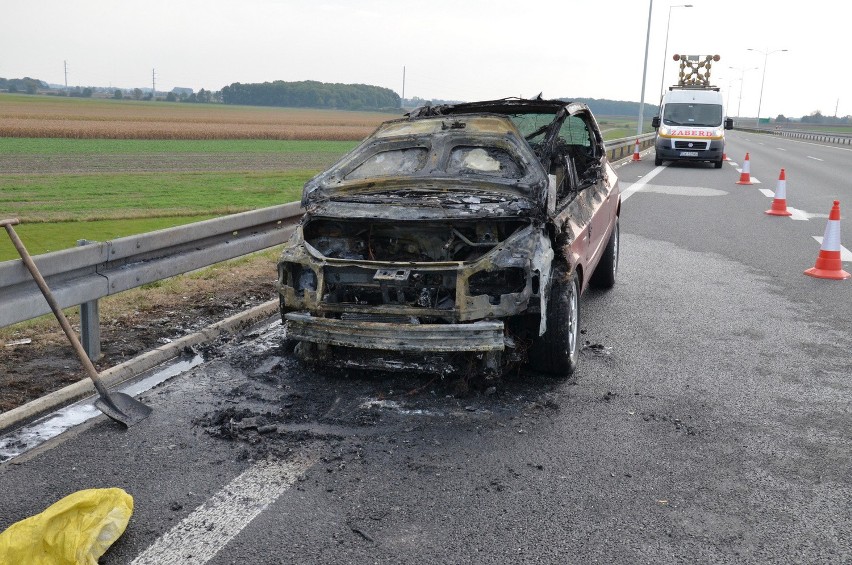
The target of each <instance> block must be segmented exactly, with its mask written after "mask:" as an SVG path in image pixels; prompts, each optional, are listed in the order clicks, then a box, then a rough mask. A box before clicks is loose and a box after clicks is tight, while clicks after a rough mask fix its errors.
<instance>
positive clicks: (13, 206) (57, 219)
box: [0, 138, 357, 261]
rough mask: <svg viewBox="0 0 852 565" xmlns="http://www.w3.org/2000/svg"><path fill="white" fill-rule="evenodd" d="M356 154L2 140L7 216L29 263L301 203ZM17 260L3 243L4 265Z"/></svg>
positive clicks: (261, 144) (268, 143) (245, 144)
mask: <svg viewBox="0 0 852 565" xmlns="http://www.w3.org/2000/svg"><path fill="white" fill-rule="evenodd" d="M356 144H357V142H352V141H273V140H199V141H196V140H191V141H189V140H174V141H172V140H111V139H82V140H75V139H54V138H0V216H3V217H4V218H7V217H16V218H19V219H20V220H21V222H22V223H21V225H19V226H18V227H17V228H16V231H18V232H19V233H20V235H21V238H22V239H23V240H24V243H25V244H26V245H27V247H28V249H29V250H30V252H31V253H32V254H40V253H46V252H49V251H57V250H60V249H65V248H69V247H73V246H75V245H76V242H77V240H80V239H88V240H93V241H106V240H109V239H114V238H117V237H123V236H127V235H133V234H137V233H144V232H148V231H153V230H158V229H163V228H167V227H172V226H176V225H180V224H185V223H189V222H193V221H200V220H204V219H208V218H212V217H216V216H221V215H224V214H232V213H236V212H241V211H245V210H251V209H256V208H263V207H266V206H274V205H277V204H283V203H286V202H293V201H296V200H298V199H299V198H300V196H301V190H302V186H303V185H304V183H305V181H307V180H308V179H310V178H311V177H312V176H314V175H315V174H316V173H317V172H319V171H320V170H322V169H323V168H325V167H327V166H328V165H329V164H331V163H333V162H334V161H336V160H337V159H338V158H339V157H340V156H341V155H343V154H344V153H346V152H347V151H348V150H350V149H351V148H352V147H354V146H355V145H356ZM226 159H231V162H229V163H227V164H226V165H225V168H226V169H227V168H229V167H233V168H236V169H237V170H221V171H219V170H210V169H215V168H216V167H217V166H218V165H220V164H221V163H222V161H223V160H226ZM163 163H166V165H165V166H164V165H163ZM158 167H164V169H165V170H156V169H157V168H158ZM122 169H135V170H138V169H142V170H143V171H142V172H125V171H123V170H122ZM145 169H151V170H150V171H145ZM168 169H177V170H168ZM181 169H189V170H181ZM192 169H199V170H192ZM67 170H75V171H104V172H73V173H69V172H64V171H67ZM10 171H14V172H10ZM17 256H18V255H17V253H16V251H15V249H14V248H13V247H12V245H11V243H10V242H9V240H8V238H7V237H6V236H5V234H0V261H6V260H9V259H15V258H17Z"/></svg>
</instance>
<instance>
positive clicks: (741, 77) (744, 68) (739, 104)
mask: <svg viewBox="0 0 852 565" xmlns="http://www.w3.org/2000/svg"><path fill="white" fill-rule="evenodd" d="M728 68H729V69H733V70H735V71H740V72H741V73H742V74H741V75H740V96H739V99H738V100H739V101H738V102H737V119H738V120H739V119H740V107H741V106H742V103H743V84H745V74H746V71H756V70H757V69H759V68H760V67H748V68H746V67H741V68H740V67H728Z"/></svg>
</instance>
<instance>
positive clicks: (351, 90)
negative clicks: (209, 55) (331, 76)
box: [222, 80, 401, 110]
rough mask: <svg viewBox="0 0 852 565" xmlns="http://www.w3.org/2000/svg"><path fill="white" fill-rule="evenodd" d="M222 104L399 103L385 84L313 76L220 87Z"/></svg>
mask: <svg viewBox="0 0 852 565" xmlns="http://www.w3.org/2000/svg"><path fill="white" fill-rule="evenodd" d="M222 101H223V102H224V103H225V104H245V105H250V106H286V107H292V108H328V109H337V110H386V109H398V108H399V107H400V102H401V101H400V98H399V95H398V94H397V93H396V92H394V91H393V90H391V89H389V88H383V87H379V86H370V85H367V84H338V83H334V84H331V83H324V82H317V81H313V80H304V81H299V82H285V81H282V80H276V81H274V82H263V83H249V84H242V83H239V82H235V83H233V84H231V85H229V86H225V87H223V88H222Z"/></svg>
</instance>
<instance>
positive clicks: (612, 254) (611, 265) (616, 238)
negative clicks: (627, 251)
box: [589, 216, 621, 288]
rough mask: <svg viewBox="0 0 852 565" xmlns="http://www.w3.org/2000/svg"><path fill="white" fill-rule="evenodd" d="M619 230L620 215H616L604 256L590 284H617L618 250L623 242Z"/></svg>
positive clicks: (598, 285) (595, 285)
mask: <svg viewBox="0 0 852 565" xmlns="http://www.w3.org/2000/svg"><path fill="white" fill-rule="evenodd" d="M619 232H620V230H619V229H618V217H617V216H616V218H615V224H614V225H613V226H612V233H611V234H610V236H609V241H608V242H607V244H606V249H605V250H604V254H603V257H601V260H600V263H598V266H597V268H595V272H594V273H593V274H592V278H590V279H589V284H591V285H592V286H594V287H595V288H612V287H613V286H615V275H616V274H617V273H618V252H619V247H620V243H621V241H620V238H621V234H620V233H619Z"/></svg>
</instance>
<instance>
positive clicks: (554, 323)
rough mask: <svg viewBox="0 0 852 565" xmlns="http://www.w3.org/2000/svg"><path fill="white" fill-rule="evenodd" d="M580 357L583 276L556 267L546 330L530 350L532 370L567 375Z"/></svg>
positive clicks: (573, 369)
mask: <svg viewBox="0 0 852 565" xmlns="http://www.w3.org/2000/svg"><path fill="white" fill-rule="evenodd" d="M579 359H580V278H579V277H578V276H577V272H576V271H573V272H572V273H571V274H570V275H566V274H565V271H564V270H563V269H561V268H559V269H554V272H553V281H552V282H551V284H550V293H549V294H548V300H547V331H546V332H544V335H542V336H539V337H538V338H537V339H536V340H535V341H534V342H533V346H532V347H531V348H530V350H529V358H528V363H529V366H530V368H532V369H533V370H535V371H537V372H540V373H545V374H547V375H549V376H552V377H558V378H565V377H568V376H569V375H571V374H572V373H573V372H574V371H575V370H576V369H577V362H578V361H579Z"/></svg>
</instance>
